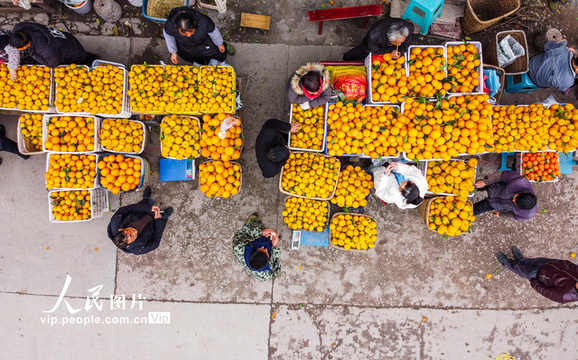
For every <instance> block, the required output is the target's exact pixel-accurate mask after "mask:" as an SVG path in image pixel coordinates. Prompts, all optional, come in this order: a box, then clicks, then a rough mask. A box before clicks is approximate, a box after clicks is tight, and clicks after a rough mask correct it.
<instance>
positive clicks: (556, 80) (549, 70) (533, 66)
mask: <svg viewBox="0 0 578 360" xmlns="http://www.w3.org/2000/svg"><path fill="white" fill-rule="evenodd" d="M566 44H567V41H566V40H563V41H560V42H556V41H549V42H547V43H546V45H544V52H543V53H540V54H538V55H535V56H533V57H532V58H531V59H530V68H529V71H528V74H529V75H530V79H532V82H534V84H536V86H539V87H541V88H549V87H555V88H556V89H558V90H560V91H563V92H564V91H567V90H568V89H570V88H571V87H573V86H574V84H575V82H576V74H577V73H578V63H577V62H576V58H575V57H574V56H576V50H574V49H573V48H571V47H567V46H566Z"/></svg>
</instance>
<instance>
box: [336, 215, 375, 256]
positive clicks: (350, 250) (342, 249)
mask: <svg viewBox="0 0 578 360" xmlns="http://www.w3.org/2000/svg"><path fill="white" fill-rule="evenodd" d="M339 215H351V216H362V217H366V218H370V219H372V220H373V221H375V219H374V218H373V216H370V215H365V214H357V213H349V214H346V213H344V212H339V213H335V214H333V216H332V217H331V220H329V224H331V221H333V219H334V218H336V217H338V216H339ZM378 240H379V239H378ZM375 243H376V244H377V241H376V242H375ZM329 244H331V246H333V248H334V249H337V250H341V251H349V252H365V251H369V250H372V249H375V246H374V247H373V248H368V249H366V250H361V249H349V250H346V249H344V248H343V247H342V246H339V245H334V244H333V243H332V242H331V228H329Z"/></svg>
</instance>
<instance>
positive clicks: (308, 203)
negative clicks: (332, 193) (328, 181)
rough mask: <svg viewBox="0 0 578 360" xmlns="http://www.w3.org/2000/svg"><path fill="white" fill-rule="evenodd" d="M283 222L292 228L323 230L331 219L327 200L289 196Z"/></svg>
mask: <svg viewBox="0 0 578 360" xmlns="http://www.w3.org/2000/svg"><path fill="white" fill-rule="evenodd" d="M282 214H283V222H285V224H287V226H289V227H290V228H291V229H293V230H297V229H303V230H306V231H307V230H308V231H317V232H322V231H323V230H325V228H326V226H327V220H328V219H329V206H327V202H325V201H320V200H312V199H305V198H298V197H293V196H291V197H289V198H288V199H287V201H285V209H284V210H283V213H282Z"/></svg>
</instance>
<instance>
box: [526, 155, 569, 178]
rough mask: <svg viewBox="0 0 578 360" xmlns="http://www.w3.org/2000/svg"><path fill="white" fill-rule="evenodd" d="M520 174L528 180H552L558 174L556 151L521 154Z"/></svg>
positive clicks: (558, 163)
mask: <svg viewBox="0 0 578 360" xmlns="http://www.w3.org/2000/svg"><path fill="white" fill-rule="evenodd" d="M521 174H522V176H524V177H526V178H527V179H528V180H530V181H537V182H540V181H552V180H554V179H556V178H557V177H558V176H560V160H559V158H558V153H557V152H541V153H537V154H530V153H524V154H522V171H521Z"/></svg>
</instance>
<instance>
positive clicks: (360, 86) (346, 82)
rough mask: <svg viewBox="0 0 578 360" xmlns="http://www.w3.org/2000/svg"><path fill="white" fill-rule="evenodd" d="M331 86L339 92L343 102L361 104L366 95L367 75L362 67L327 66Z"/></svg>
mask: <svg viewBox="0 0 578 360" xmlns="http://www.w3.org/2000/svg"><path fill="white" fill-rule="evenodd" d="M327 69H328V70H329V71H330V72H331V85H333V88H334V89H336V90H341V91H342V92H343V94H344V95H345V100H357V101H359V102H362V101H363V99H365V94H366V93H367V73H366V71H365V67H364V66H328V67H327Z"/></svg>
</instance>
